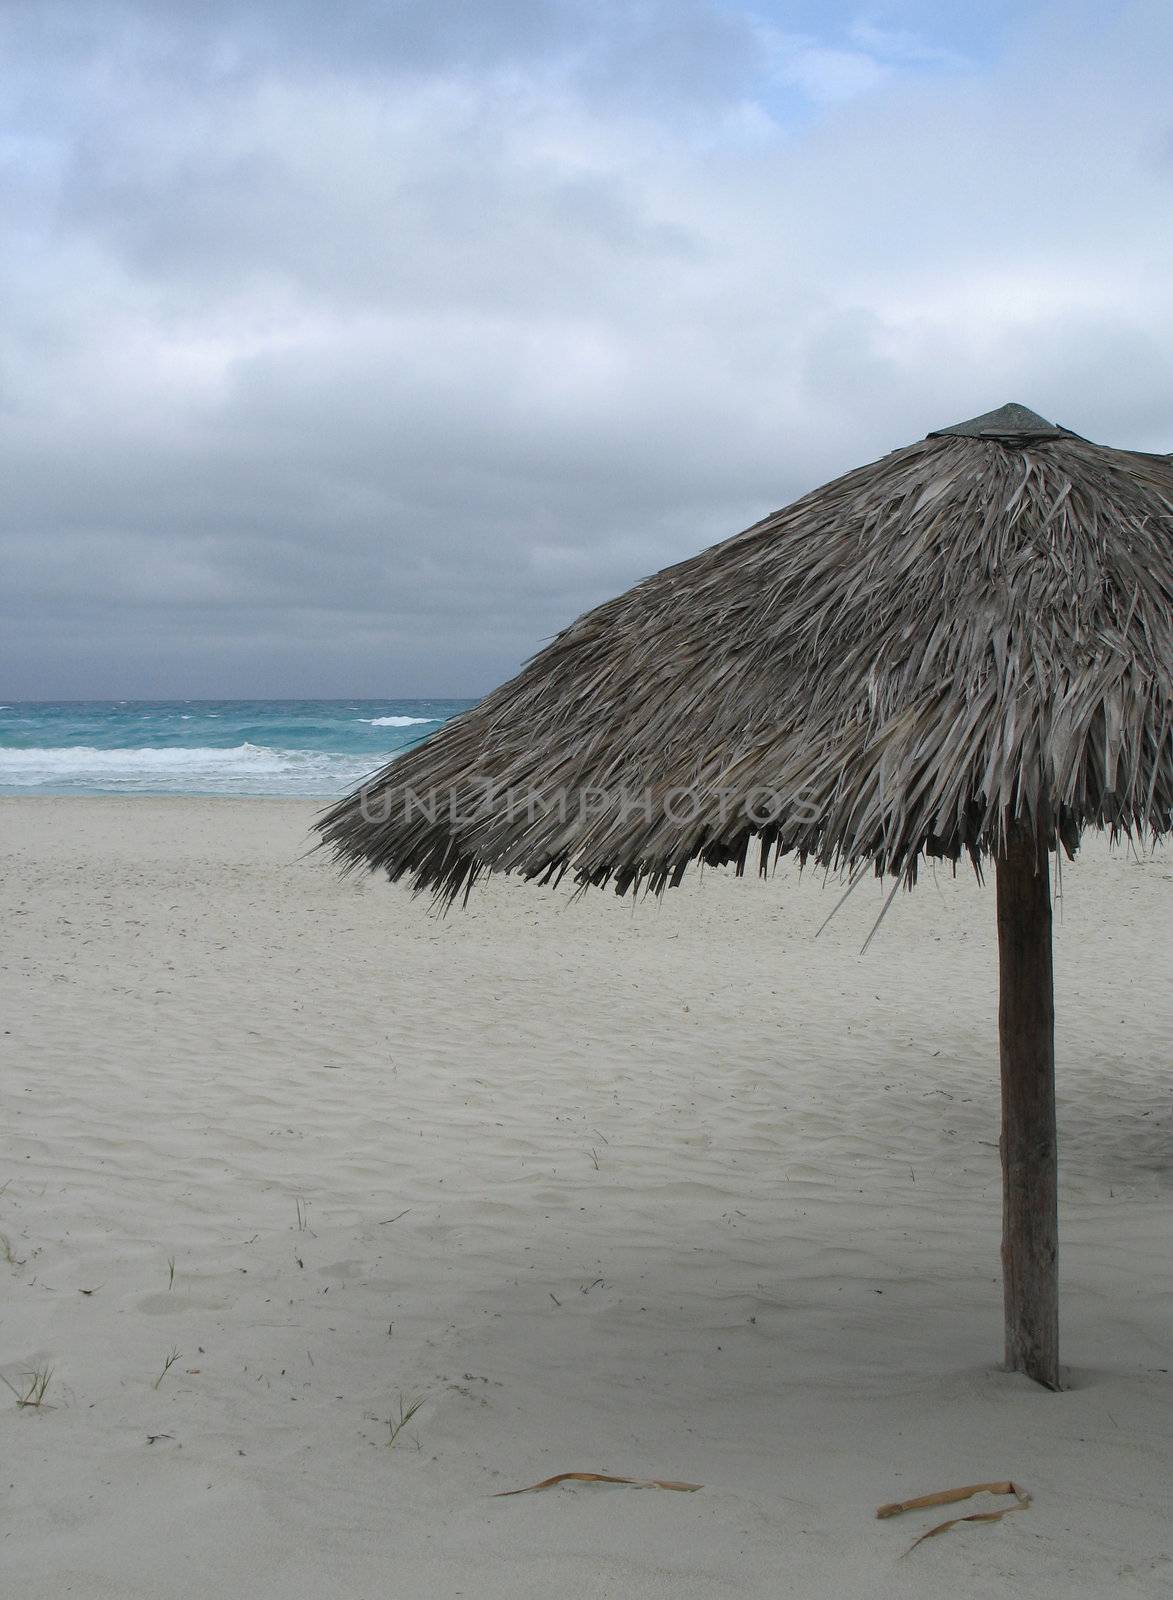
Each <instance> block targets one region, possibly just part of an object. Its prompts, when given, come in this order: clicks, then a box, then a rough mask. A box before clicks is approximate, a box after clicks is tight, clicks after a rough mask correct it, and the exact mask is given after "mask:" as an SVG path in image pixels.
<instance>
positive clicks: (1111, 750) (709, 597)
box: [319, 405, 1173, 1387]
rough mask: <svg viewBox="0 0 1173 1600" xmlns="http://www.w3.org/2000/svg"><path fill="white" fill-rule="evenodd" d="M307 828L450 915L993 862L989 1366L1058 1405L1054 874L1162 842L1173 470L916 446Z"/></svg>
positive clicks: (1052, 444) (707, 558) (725, 553)
mask: <svg viewBox="0 0 1173 1600" xmlns="http://www.w3.org/2000/svg"><path fill="white" fill-rule="evenodd" d="M319 826H320V830H321V832H322V835H323V842H324V843H326V844H328V845H331V846H332V847H333V849H334V851H335V853H336V855H337V857H338V858H339V859H340V860H341V861H342V862H344V863H345V864H347V865H348V866H358V865H363V866H367V867H370V868H371V869H382V870H384V871H386V873H387V874H388V876H389V877H390V878H391V879H393V880H394V879H399V878H402V877H405V876H406V877H408V878H410V880H411V881H412V882H413V884H414V885H415V886H416V887H417V888H420V889H431V890H434V891H437V892H438V893H439V894H440V895H441V896H443V897H445V898H447V899H450V898H452V897H455V896H457V895H459V894H460V893H461V892H462V891H465V892H466V891H467V890H468V889H469V888H470V887H471V885H472V884H473V882H474V880H475V879H476V877H477V876H478V874H480V873H482V872H485V871H502V872H517V873H519V874H521V875H522V876H523V877H526V878H540V879H542V880H543V881H547V880H554V879H558V878H560V877H561V876H562V875H563V874H564V873H565V872H567V871H569V872H570V873H571V874H572V875H574V876H575V877H576V878H577V880H578V881H579V882H581V883H583V884H604V883H608V882H612V883H613V884H614V885H615V887H616V889H617V890H618V891H619V892H620V893H623V892H625V891H627V890H629V889H630V890H636V889H638V888H639V887H640V886H644V887H646V888H649V889H651V890H653V891H657V892H658V891H659V890H661V889H662V888H664V887H666V886H670V885H674V884H677V883H679V881H680V879H681V877H682V875H683V874H684V872H685V870H686V868H687V867H688V865H689V863H690V862H692V861H696V860H700V861H703V862H708V863H711V864H717V865H721V864H726V863H730V862H731V863H733V864H735V866H736V867H737V870H738V871H739V872H740V871H741V870H742V869H743V868H744V866H745V863H746V860H747V858H748V856H749V853H750V851H751V848H753V849H754V850H755V851H756V853H757V854H758V859H759V861H760V865H761V868H762V870H763V871H765V870H766V868H767V867H768V865H769V863H770V862H771V860H773V859H775V858H776V857H777V856H779V855H782V854H785V853H787V852H793V853H794V854H795V855H797V857H798V859H799V861H800V862H806V861H814V862H816V863H818V864H819V865H820V866H823V867H827V868H830V869H833V870H843V871H846V872H848V873H853V872H856V871H863V870H866V869H867V868H869V867H871V868H873V869H874V870H875V872H877V873H879V874H884V875H890V876H891V877H892V878H893V880H894V883H895V884H896V885H899V884H900V883H901V882H903V883H905V884H907V885H909V886H911V885H912V884H913V883H914V882H915V880H916V876H917V869H918V866H919V863H920V861H921V859H922V857H926V856H928V857H943V858H944V859H946V860H948V861H952V862H956V861H957V860H958V859H959V858H960V857H961V856H962V855H967V856H968V857H969V858H970V860H971V861H972V863H973V865H974V867H975V868H976V869H977V870H978V872H979V873H980V872H981V870H982V867H983V865H984V863H986V862H987V861H988V860H990V859H992V860H993V862H994V867H995V875H996V880H997V895H996V898H997V925H998V945H999V981H1000V986H1001V987H1000V995H1001V998H1000V1009H999V1044H1000V1055H1001V1068H1002V1106H1003V1113H1002V1140H1001V1151H1002V1163H1003V1174H1004V1184H1005V1189H1004V1236H1003V1267H1004V1274H1005V1304H1006V1359H1007V1363H1008V1365H1009V1366H1010V1367H1011V1368H1012V1369H1017V1370H1021V1371H1024V1372H1027V1373H1029V1374H1030V1376H1031V1377H1032V1378H1035V1379H1037V1380H1038V1381H1039V1382H1040V1383H1043V1384H1047V1385H1049V1386H1052V1387H1057V1386H1058V1383H1059V1352H1058V1314H1057V1275H1056V1259H1057V1215H1056V1211H1057V1207H1056V1149H1055V1102H1054V1038H1053V1036H1054V1025H1053V1024H1054V1008H1053V988H1052V975H1051V905H1050V890H1049V853H1050V852H1051V851H1057V850H1058V849H1059V848H1060V847H1062V848H1063V849H1064V850H1065V851H1066V852H1067V853H1068V854H1070V853H1072V852H1073V851H1074V850H1075V848H1076V846H1077V845H1078V843H1079V840H1080V835H1081V833H1082V832H1083V830H1084V829H1085V828H1108V829H1111V830H1112V832H1113V833H1114V834H1121V833H1123V834H1125V835H1128V836H1130V837H1131V836H1133V835H1143V834H1152V835H1160V834H1164V833H1167V832H1169V831H1170V828H1171V827H1173V459H1171V458H1170V457H1166V456H1156V455H1144V454H1141V453H1139V452H1136V451H1129V450H1113V449H1108V448H1106V447H1104V446H1102V445H1097V444H1092V443H1090V442H1089V441H1088V440H1086V439H1083V438H1080V437H1079V436H1078V435H1077V434H1074V433H1070V432H1068V431H1067V430H1066V429H1064V428H1060V427H1057V426H1054V425H1052V424H1051V423H1049V422H1046V421H1044V420H1043V418H1042V417H1039V416H1037V415H1035V413H1034V412H1031V411H1028V410H1026V409H1025V408H1024V407H1022V406H1018V405H1009V406H1004V407H1002V409H1001V410H999V411H995V412H991V413H990V414H989V415H987V416H983V417H978V418H976V419H975V420H974V421H972V422H967V423H962V424H959V425H958V426H956V427H952V428H944V429H942V430H940V431H939V432H937V433H931V434H929V436H928V437H927V438H925V439H923V440H921V441H919V442H918V443H916V444H913V445H910V446H908V447H907V448H906V449H903V450H897V451H895V452H894V453H893V454H891V455H889V456H886V457H885V458H884V459H883V460H881V461H878V462H875V463H873V464H872V465H870V466H866V467H862V468H860V469H859V470H858V471H855V472H850V473H848V474H847V475H846V476H845V477H842V478H837V479H836V480H835V481H834V482H832V483H830V484H828V485H827V486H826V487H825V488H822V489H818V490H816V491H815V492H814V493H813V494H808V495H806V496H804V498H802V499H801V500H798V501H796V502H795V503H794V504H793V505H791V506H788V507H786V508H785V509H784V510H782V511H778V512H776V513H775V514H774V515H773V516H770V517H767V518H765V520H764V521H762V522H759V523H757V524H755V526H754V527H752V528H750V529H748V530H747V531H746V532H745V533H741V534H738V535H737V536H736V537H735V538H732V539H729V540H726V541H725V542H723V543H722V544H718V545H715V546H714V547H713V548H712V549H710V550H706V551H703V552H702V553H701V554H700V555H697V556H694V557H693V558H692V559H691V560H688V561H684V562H681V563H680V564H679V565H678V566H674V567H669V568H668V569H667V570H665V571H663V572H660V573H657V574H656V575H655V576H654V577H651V578H648V579H646V580H645V581H644V582H642V583H639V584H637V585H636V586H635V587H634V588H633V589H631V590H629V591H628V592H627V593H626V594H623V595H620V596H619V598H618V599H615V600H611V601H609V602H608V603H607V604H605V605H602V606H599V607H598V608H597V609H596V610H594V611H591V612H589V613H588V614H587V615H586V616H583V617H580V618H579V620H578V621H577V622H575V623H573V624H572V625H571V626H570V627H569V628H567V629H566V630H565V631H564V632H562V633H560V634H559V635H558V636H557V638H556V639H555V640H554V641H553V643H551V644H550V645H549V646H548V647H547V648H546V649H544V650H543V651H542V652H541V653H540V654H539V655H537V656H535V657H534V658H533V660H532V661H530V662H529V664H528V665H527V666H526V667H525V668H524V669H523V670H522V671H521V672H520V673H519V674H518V675H517V677H515V678H514V679H513V680H512V681H511V682H509V683H507V684H505V685H504V686H503V687H502V688H500V689H497V690H496V691H494V693H492V694H490V695H489V696H488V697H487V699H485V700H483V701H482V702H481V703H480V704H479V705H478V706H477V707H476V708H475V709H474V710H472V711H470V712H467V713H466V714H465V715H463V716H461V717H458V718H457V719H455V720H454V721H452V722H450V723H448V724H447V725H446V726H445V727H444V728H443V729H441V730H440V731H439V732H438V733H437V734H436V735H435V736H434V737H433V738H431V739H429V740H427V741H426V742H425V743H424V744H422V745H421V746H419V747H418V748H416V749H415V750H413V751H411V752H409V753H408V754H406V755H403V756H401V757H399V758H398V759H397V760H395V761H393V762H392V763H391V765H390V766H388V767H386V768H385V769H384V770H383V771H382V772H380V773H379V774H378V775H377V776H376V777H375V778H373V779H372V780H370V781H369V782H367V783H366V784H364V785H363V787H362V788H361V789H360V790H358V791H357V792H356V793H354V794H352V795H350V796H349V797H348V798H347V799H346V800H344V801H342V802H341V803H340V804H339V805H337V806H335V807H334V808H333V809H332V810H331V811H330V812H329V813H328V814H327V815H326V816H325V818H324V819H323V820H322V821H321V823H320V825H319Z"/></svg>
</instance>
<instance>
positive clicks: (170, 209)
mask: <svg viewBox="0 0 1173 1600" xmlns="http://www.w3.org/2000/svg"><path fill="white" fill-rule="evenodd" d="M1171 60H1173V7H1170V6H1169V5H1168V3H1167V0H1138V3H1135V4H1130V3H1124V4H1122V5H1120V6H1118V7H1110V6H1106V5H1104V4H1103V3H1102V0H1096V3H1094V4H1093V3H1087V4H1085V3H1083V0H1069V3H1065V4H1056V5H1046V4H1033V3H1032V0H1016V3H1014V4H1011V3H1009V0H986V3H983V0H967V3H965V4H958V3H954V0H892V3H890V4H885V3H877V4H874V5H871V6H867V5H863V6H860V5H855V4H851V3H840V0H795V3H794V4H788V3H784V0H759V3H757V4H754V5H752V6H747V5H743V4H741V3H740V0H333V3H331V4H329V5H326V4H323V3H322V0H248V3H245V0H200V3H198V4H197V3H193V0H4V3H3V5H2V6H0V80H2V82H3V86H4V92H3V95H2V97H0V98H2V107H0V228H2V229H3V231H4V234H5V238H4V245H3V250H2V252H0V573H2V583H0V698H6V699H12V698H56V697H73V696H84V697H92V698H94V697H107V696H141V697H150V696H160V697H162V696H219V695H240V696H252V695H290V696H302V695H306V696H315V695H321V696H331V695H354V694H365V695H371V696H391V695H410V694H428V693H434V694H454V695H458V694H477V693H480V692H481V691H483V690H485V689H487V688H489V687H490V686H491V685H492V684H493V683H494V682H496V681H498V680H500V679H501V678H503V677H505V676H508V675H509V674H510V673H512V672H513V671H514V670H515V668H516V667H517V665H518V663H519V662H520V661H521V660H522V659H523V658H524V657H526V656H527V655H529V654H530V653H532V651H533V650H534V649H536V648H537V647H538V646H539V645H540V644H541V642H542V641H543V639H544V638H546V637H548V636H549V635H550V634H551V633H552V632H554V631H555V630H556V629H557V628H558V627H559V626H560V625H562V624H563V623H565V622H566V621H568V620H570V618H572V617H573V616H575V615H576V614H577V613H579V612H580V611H582V610H583V609H584V608H585V607H587V606H588V605H591V604H594V603H595V602H597V601H599V600H602V599H604V598H606V597H607V596H608V595H609V594H611V593H614V592H615V591H616V590H618V589H621V588H624V587H626V586H627V585H628V584H629V583H631V582H633V581H634V580H635V579H636V578H638V577H640V576H642V575H643V574H645V573H647V572H649V571H652V570H654V569H656V568H658V567H660V566H663V565H665V564H666V563H667V562H669V561H673V560H677V559H679V558H681V557H683V556H685V555H688V554H690V553H692V552H693V551H695V550H697V549H699V548H701V547H702V546H703V545H706V544H708V543H711V542H712V541H713V540H714V539H716V538H718V537H721V536H724V535H726V534H728V533H732V532H735V531H736V530H737V529H738V528H739V527H742V526H744V525H746V524H747V523H749V522H751V521H753V520H756V519H757V518H758V517H759V516H761V515H763V514H765V513H766V512H767V511H769V510H772V509H773V508H775V507H776V506H778V505H781V504H783V503H785V502H786V501H787V500H789V499H792V498H793V497H794V496H795V495H797V494H799V493H801V492H802V491H804V490H806V489H808V488H811V487H813V486H814V485H815V484H817V483H820V482H822V481H823V480H825V479H826V478H828V477H831V476H833V475H834V474H835V473H837V472H839V471H843V470H845V469H847V468H848V467H851V466H854V465H857V464H859V463H860V462H862V461H865V460H869V459H872V458H874V457H875V456H877V455H880V454H882V453H883V452H884V451H886V450H889V449H892V448H894V447H896V446H898V445H901V444H904V443H906V442H908V441H909V440H911V439H914V438H917V437H919V436H921V435H922V434H924V433H925V432H926V431H928V430H929V429H930V428H932V427H936V426H940V425H943V424H946V423H949V422H954V421H957V420H960V419H961V418H963V417H967V416H971V415H973V414H975V413H977V412H980V411H985V410H988V409H990V408H991V407H993V406H996V405H999V404H1001V403H1002V402H1004V401H1006V400H1010V399H1014V400H1021V401H1023V402H1025V403H1026V404H1028V405H1031V406H1033V407H1034V408H1035V409H1036V410H1039V411H1041V412H1043V413H1044V414H1045V415H1047V416H1050V417H1052V418H1054V419H1056V420H1058V421H1060V422H1063V423H1066V424H1067V425H1068V426H1070V427H1073V428H1075V429H1076V430H1077V431H1078V432H1080V433H1084V434H1087V435H1089V436H1090V437H1093V438H1098V439H1102V440H1104V441H1106V442H1109V443H1115V444H1124V445H1132V446H1135V447H1138V448H1145V449H1155V450H1173V292H1171V285H1173V92H1171V91H1170V73H1169V65H1170V61H1171Z"/></svg>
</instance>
